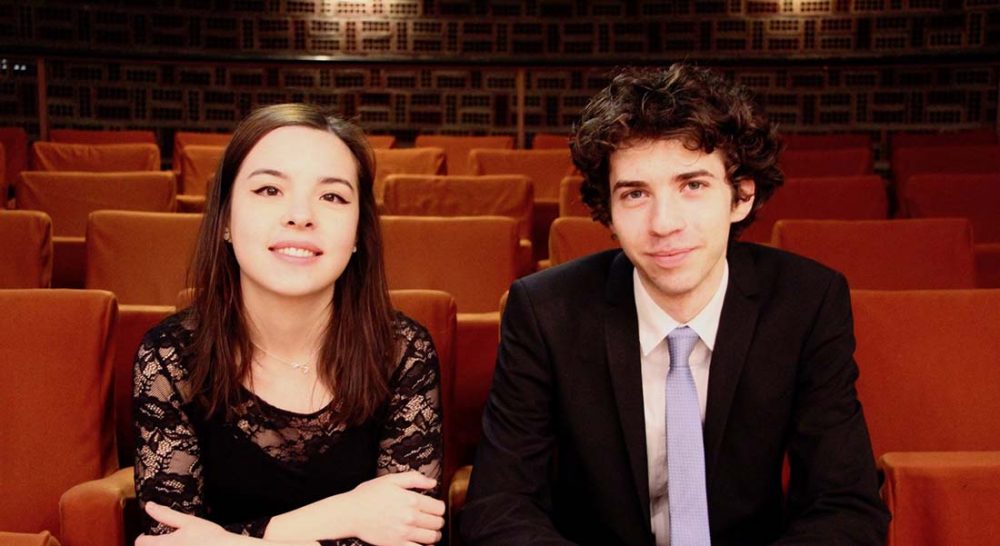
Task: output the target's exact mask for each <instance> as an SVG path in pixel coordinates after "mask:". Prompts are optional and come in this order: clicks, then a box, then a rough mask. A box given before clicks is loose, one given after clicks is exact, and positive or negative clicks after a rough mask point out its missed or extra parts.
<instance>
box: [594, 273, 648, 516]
mask: <svg viewBox="0 0 1000 546" xmlns="http://www.w3.org/2000/svg"><path fill="white" fill-rule="evenodd" d="M632 270H633V266H632V263H631V262H629V261H628V258H627V257H626V256H625V254H624V253H621V254H619V255H618V256H617V257H616V258H615V259H614V261H613V262H612V264H611V271H610V274H609V276H608V284H607V293H606V295H607V304H608V309H607V313H606V315H605V316H606V320H605V322H604V337H605V342H606V344H607V358H608V368H609V371H610V373H611V383H612V386H613V388H614V393H615V402H616V404H617V406H618V416H619V419H620V420H621V425H622V432H623V433H624V436H625V447H626V449H627V451H628V457H629V465H630V466H631V468H632V479H633V481H634V484H635V490H636V493H637V494H638V496H639V499H638V500H639V505H640V506H641V507H642V510H643V519H642V520H643V521H644V522H645V523H646V525H647V526H648V525H649V477H648V476H649V474H648V470H647V467H646V422H645V418H644V410H643V399H642V370H641V366H642V360H641V357H640V354H639V325H638V319H637V318H636V310H635V297H634V294H633V291H632Z"/></svg>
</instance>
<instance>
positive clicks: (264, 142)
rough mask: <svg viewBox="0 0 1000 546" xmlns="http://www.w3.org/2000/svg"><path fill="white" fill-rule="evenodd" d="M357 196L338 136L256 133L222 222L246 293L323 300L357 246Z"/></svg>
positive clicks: (354, 175) (307, 131)
mask: <svg viewBox="0 0 1000 546" xmlns="http://www.w3.org/2000/svg"><path fill="white" fill-rule="evenodd" d="M359 197H360V188H359V187H358V170H357V167H356V165H355V161H354V156H353V155H351V152H350V150H349V149H348V148H347V145H346V144H344V142H343V141H342V140H340V138H338V137H337V136H335V135H333V134H331V133H328V132H325V131H320V130H317V129H312V128H309V127H281V128H278V129H275V130H273V131H271V132H270V133H268V134H266V135H265V136H264V137H263V138H261V139H260V141H259V142H258V143H257V144H256V145H255V146H254V147H253V148H252V149H251V150H250V153H249V154H247V156H246V158H245V159H244V160H243V163H242V165H240V169H239V171H238V172H237V174H236V180H235V182H234V183H233V190H232V199H231V209H230V220H229V226H228V227H229V231H230V234H231V240H232V245H233V251H234V253H235V254H236V261H237V262H238V263H239V266H240V286H241V289H242V291H243V294H244V297H246V296H251V297H252V296H258V297H259V296H264V297H268V296H271V297H273V296H281V297H291V298H300V297H309V296H319V297H323V298H326V299H329V298H330V297H331V295H332V294H333V286H334V282H336V280H337V279H338V278H339V277H340V275H341V273H343V272H344V269H345V268H346V267H347V263H348V261H349V260H350V259H351V254H352V250H353V249H354V248H355V244H356V241H357V232H358V216H359V201H360V199H359Z"/></svg>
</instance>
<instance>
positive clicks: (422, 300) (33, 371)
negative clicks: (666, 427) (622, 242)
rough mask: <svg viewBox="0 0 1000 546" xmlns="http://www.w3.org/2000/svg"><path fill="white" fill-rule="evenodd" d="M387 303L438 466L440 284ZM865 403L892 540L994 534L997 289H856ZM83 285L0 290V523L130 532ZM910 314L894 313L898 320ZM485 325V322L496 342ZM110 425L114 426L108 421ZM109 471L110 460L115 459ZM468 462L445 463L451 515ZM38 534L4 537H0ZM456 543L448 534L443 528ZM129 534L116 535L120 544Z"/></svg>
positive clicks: (449, 447)
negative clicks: (429, 393)
mask: <svg viewBox="0 0 1000 546" xmlns="http://www.w3.org/2000/svg"><path fill="white" fill-rule="evenodd" d="M392 300H393V304H394V305H395V306H396V307H397V308H400V309H402V310H403V311H404V312H406V313H407V314H409V315H411V316H413V317H414V318H416V319H417V320H418V321H420V322H422V323H423V324H425V325H426V326H427V327H428V329H429V331H430V332H431V335H432V337H433V338H434V341H435V344H436V345H437V347H438V350H439V352H440V356H441V365H442V372H443V373H442V392H443V400H442V402H443V404H444V408H445V417H446V420H445V429H446V436H445V438H446V440H445V441H446V463H445V468H446V472H447V475H450V474H451V472H452V471H453V470H454V469H455V468H456V463H458V462H459V461H460V459H458V458H457V455H456V449H455V448H454V445H453V442H454V435H453V434H452V433H451V432H452V429H453V428H454V426H455V417H456V416H457V415H456V414H457V413H458V412H460V411H461V410H460V409H459V408H457V407H456V406H455V401H454V398H453V397H454V394H455V393H454V390H455V387H456V384H455V381H456V378H455V371H456V370H455V366H456V361H455V356H456V351H455V349H454V347H455V343H456V335H455V334H456V332H457V326H456V305H455V302H454V299H453V298H451V297H450V296H449V295H448V294H446V293H442V292H436V291H394V292H393V293H392ZM852 300H853V316H854V322H855V333H856V337H857V351H856V354H855V357H856V360H857V361H858V365H859V368H860V370H861V375H860V378H859V379H858V385H857V387H858V393H859V398H860V400H861V402H862V404H863V406H864V409H865V415H866V419H867V421H868V425H869V430H870V433H871V437H872V443H873V448H874V452H875V456H876V458H877V459H878V462H879V468H880V471H881V472H883V473H884V479H885V483H884V486H883V489H882V494H883V497H884V499H885V500H886V502H887V504H888V505H889V508H890V510H892V512H893V520H892V523H891V527H890V537H889V544H890V545H893V546H896V545H900V546H902V545H906V546H910V545H924V544H926V545H931V544H933V545H939V544H985V543H989V541H990V540H992V539H993V538H995V536H996V534H997V533H998V532H1000V520H997V519H996V518H995V517H992V512H993V510H994V508H995V506H996V502H997V501H998V499H1000V429H998V428H997V427H996V426H994V423H993V421H992V416H993V415H994V414H995V413H996V412H997V411H1000V398H998V397H997V396H996V395H995V394H996V385H997V384H998V382H1000V367H998V366H996V362H995V360H996V355H997V354H1000V316H998V315H997V313H996V309H998V308H1000V290H917V291H867V290H855V291H853V292H852ZM120 313H121V311H120V309H119V306H118V305H117V304H116V302H115V300H114V296H113V295H112V294H110V293H108V292H102V291H91V290H52V289H49V290H45V289H41V290H39V289H35V290H0V331H3V332H4V334H5V339H6V340H7V341H5V343H4V344H2V345H0V361H3V362H5V363H7V365H5V366H3V367H0V392H2V394H3V399H4V400H5V404H6V406H5V411H4V412H2V413H0V427H2V428H0V430H3V431H4V432H5V435H7V438H8V439H7V441H4V442H0V455H2V457H0V459H2V460H4V461H5V463H4V465H5V466H4V470H5V472H7V474H6V476H8V478H7V479H5V480H3V481H2V482H0V530H3V531H7V532H19V533H39V532H42V531H46V530H47V531H51V532H52V533H54V534H56V535H57V536H58V538H59V539H60V540H61V541H62V543H63V544H65V545H67V546H84V545H98V544H100V545H122V546H123V545H124V544H126V543H131V542H130V539H131V535H134V532H135V530H134V529H135V528H134V521H133V519H132V518H134V516H135V505H134V486H133V482H132V471H131V469H130V468H127V467H128V465H129V464H131V459H130V458H129V457H128V456H127V454H126V456H125V457H124V458H123V459H119V458H118V457H116V456H115V446H116V442H117V445H118V447H121V446H122V444H124V443H127V442H129V441H130V438H131V421H130V409H129V408H128V403H129V401H130V388H129V385H128V384H122V383H120V382H119V378H120V377H119V376H121V375H122V373H121V370H119V369H118V358H117V357H116V356H115V355H114V354H113V353H114V350H115V349H114V348H115V346H116V342H115V336H116V335H118V334H119V333H120V332H121V330H120V328H119V326H118V325H117V324H116V323H117V322H118V321H120V320H121V318H122V315H121V314H120ZM900 317H906V320H900ZM497 333H498V332H497V331H496V330H494V332H493V335H494V341H495V339H496V335H497ZM116 430H117V433H116ZM119 468H121V469H122V470H119ZM469 470H470V469H469V467H464V468H462V469H460V470H459V471H458V472H456V473H455V476H454V479H453V480H451V490H450V493H449V505H450V508H451V510H450V515H449V517H450V519H452V520H453V518H454V515H455V514H456V511H457V509H458V508H459V507H460V506H461V504H462V503H463V501H464V492H465V485H466V484H467V480H468V473H469ZM48 538H49V537H47V536H46V535H43V534H42V535H34V536H20V535H12V534H7V533H0V544H4V545H7V544H18V545H20V544H45V543H46V542H45V540H47V539H48ZM451 538H452V541H451V543H452V544H458V542H457V537H456V536H455V534H454V533H451ZM127 541H128V542H127Z"/></svg>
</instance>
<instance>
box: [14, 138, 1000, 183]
mask: <svg viewBox="0 0 1000 546" xmlns="http://www.w3.org/2000/svg"><path fill="white" fill-rule="evenodd" d="M229 137H230V135H229V134H227V133H203V132H190V131H177V132H175V133H174V136H173V146H172V150H173V159H172V161H171V167H172V168H173V169H174V170H179V166H180V163H181V161H180V158H181V157H182V155H183V151H184V147H185V146H187V145H195V146H225V145H226V144H228V143H229ZM369 140H370V142H371V144H372V146H373V147H375V148H393V147H395V145H396V138H395V137H394V136H392V135H370V136H369ZM783 140H784V143H785V146H786V147H787V149H788V150H794V151H798V150H814V151H816V150H819V151H828V150H843V149H848V148H853V149H857V148H866V149H869V150H870V149H871V148H872V144H873V143H872V135H871V134H866V133H840V134H826V133H822V134H810V133H804V134H788V135H784V136H783ZM48 141H50V142H61V143H69V144H136V143H138V144H154V145H156V144H157V139H156V135H155V134H154V133H153V132H152V131H141V130H139V131H135V130H132V131H129V130H126V131H100V130H77V129H52V130H50V131H49V134H48ZM0 143H2V144H3V145H4V147H5V148H7V150H8V152H7V153H8V156H9V162H8V165H7V169H8V170H7V176H6V177H5V178H7V179H8V180H12V179H13V178H15V177H16V176H17V174H18V173H20V172H21V171H22V170H26V169H27V158H28V154H27V150H28V135H27V133H26V132H25V131H24V130H23V129H21V128H18V127H3V128H0ZM997 143H998V140H997V130H996V129H995V128H993V127H981V128H977V129H968V130H961V131H949V132H943V133H933V132H924V133H920V132H917V133H913V132H895V133H891V134H890V154H889V155H890V157H894V156H896V155H897V154H898V152H899V151H900V150H901V149H903V148H921V147H936V146H951V147H968V146H982V145H990V144H997ZM567 144H568V137H567V136H566V135H560V134H551V133H539V134H536V135H534V136H533V137H532V139H531V148H532V149H536V150H542V149H565V148H566V147H567ZM413 145H414V146H415V147H440V148H443V149H445V150H446V151H447V153H448V157H449V159H451V160H452V161H451V163H452V164H453V167H452V168H451V170H450V173H449V174H471V173H469V172H464V171H463V169H464V168H465V167H464V165H465V161H464V158H465V157H466V156H467V155H468V150H470V149H472V148H499V149H512V148H513V147H514V138H513V136H510V135H494V136H482V137H474V136H471V135H418V136H417V138H416V140H415V141H414V143H413ZM456 159H458V161H455V160H456Z"/></svg>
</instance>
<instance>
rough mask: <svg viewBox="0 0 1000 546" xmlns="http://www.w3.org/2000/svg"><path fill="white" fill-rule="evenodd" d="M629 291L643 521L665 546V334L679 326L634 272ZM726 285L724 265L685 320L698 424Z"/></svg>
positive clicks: (667, 516)
mask: <svg viewBox="0 0 1000 546" xmlns="http://www.w3.org/2000/svg"><path fill="white" fill-rule="evenodd" d="M632 279H633V281H632V284H633V286H634V292H635V310H636V314H637V315H638V318H639V348H640V350H641V352H642V401H643V407H644V413H645V421H646V464H647V466H648V470H649V519H650V523H651V524H652V527H653V534H655V535H656V546H668V545H669V544H670V512H669V505H668V501H669V499H668V498H667V431H666V384H667V371H669V369H670V352H669V351H668V350H667V334H669V333H670V331H671V330H673V329H674V328H677V327H679V326H685V324H681V323H679V322H677V321H676V320H674V319H673V318H672V317H671V316H670V315H668V314H667V313H666V312H665V311H664V310H663V309H661V308H660V307H659V306H658V305H657V304H656V302H654V301H653V298H652V297H650V295H649V293H648V292H647V291H646V288H645V286H643V284H642V281H641V280H640V279H639V273H638V271H637V270H636V271H633V273H632ZM728 284H729V264H728V263H726V264H725V269H724V270H723V273H722V281H721V283H720V284H719V287H718V288H716V290H715V295H713V296H712V299H711V300H709V302H708V304H706V305H705V307H704V308H703V309H702V310H701V311H699V312H698V314H697V315H696V316H695V317H694V318H693V319H691V320H690V321H689V322H688V323H687V324H686V326H689V327H690V328H691V329H692V330H694V331H695V333H697V334H698V337H699V338H700V339H699V340H698V343H697V344H696V345H695V346H694V350H693V351H692V352H691V356H690V357H689V358H688V364H689V365H690V366H691V373H692V375H693V376H694V384H695V388H696V389H697V390H698V405H699V407H700V409H701V422H702V423H704V422H705V406H706V402H707V400H708V366H709V363H710V362H711V360H712V350H713V349H714V348H715V335H716V333H718V331H719V317H720V316H722V303H723V301H724V300H725V298H726V287H727V285H728Z"/></svg>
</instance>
